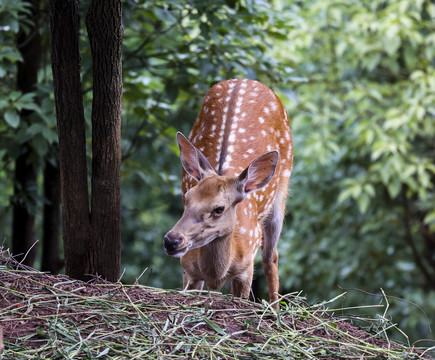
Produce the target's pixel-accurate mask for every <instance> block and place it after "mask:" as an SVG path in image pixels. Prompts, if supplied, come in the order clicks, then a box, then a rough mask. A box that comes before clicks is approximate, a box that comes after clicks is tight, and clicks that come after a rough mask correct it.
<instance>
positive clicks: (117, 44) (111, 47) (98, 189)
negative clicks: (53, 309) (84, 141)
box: [86, 0, 124, 281]
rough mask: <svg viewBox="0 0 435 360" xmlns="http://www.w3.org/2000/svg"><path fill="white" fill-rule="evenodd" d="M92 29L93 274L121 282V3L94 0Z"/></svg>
mask: <svg viewBox="0 0 435 360" xmlns="http://www.w3.org/2000/svg"><path fill="white" fill-rule="evenodd" d="M86 25H87V30H88V35H89V40H90V44H91V52H92V60H93V73H94V77H93V84H94V86H93V102H92V155H93V159H92V195H91V228H92V231H91V234H92V235H91V242H92V250H91V271H92V273H94V274H98V275H101V276H102V277H104V278H106V279H107V280H109V281H117V280H118V278H119V274H120V266H121V228H120V223H121V219H120V218H121V195H120V188H121V175H120V168H121V99H122V39H123V35H124V30H123V27H122V7H121V0H108V1H99V0H93V1H92V2H91V6H90V8H89V12H88V15H87V18H86Z"/></svg>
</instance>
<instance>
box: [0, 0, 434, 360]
mask: <svg viewBox="0 0 435 360" xmlns="http://www.w3.org/2000/svg"><path fill="white" fill-rule="evenodd" d="M46 3H47V2H46V1H42V6H45V5H47V4H46ZM84 3H85V2H84ZM123 6H124V8H123V13H124V27H125V39H124V59H123V76H124V96H123V113H122V121H123V125H122V126H123V129H122V136H123V139H122V146H123V164H122V242H123V244H122V251H123V256H122V269H121V272H122V271H123V270H124V269H125V272H124V276H123V281H125V282H126V283H133V282H134V281H135V279H136V278H137V277H138V276H139V274H140V273H142V271H143V270H144V269H145V268H148V271H147V272H145V275H144V276H143V277H142V278H141V279H140V282H141V283H143V284H147V285H150V286H154V287H161V288H166V289H173V288H178V287H180V286H181V282H182V281H181V276H182V275H181V268H180V266H179V264H178V261H177V260H175V259H170V258H168V257H166V255H165V254H164V252H163V250H162V240H161V239H162V236H163V234H164V233H165V232H166V231H167V230H168V229H169V228H170V227H171V226H172V225H173V224H174V223H175V221H176V220H177V218H178V217H179V216H180V215H181V212H182V205H181V199H180V173H181V166H180V164H179V159H178V154H177V149H176V143H175V133H176V131H177V130H181V131H183V132H184V133H188V132H189V131H190V127H191V125H192V123H193V121H194V119H195V117H196V115H197V113H198V111H199V107H200V103H201V101H202V97H203V96H204V94H205V92H206V90H207V89H208V88H209V87H210V86H211V85H212V84H213V83H215V82H217V81H219V80H223V79H226V78H231V77H250V78H257V79H259V80H260V81H262V82H264V83H265V84H267V85H268V86H270V87H272V88H273V89H274V90H276V91H277V93H278V94H279V95H280V97H281V98H282V99H283V101H284V102H285V105H286V107H287V109H288V111H289V115H290V119H291V128H292V133H293V139H294V151H295V167H294V170H293V174H292V178H291V194H292V196H291V197H290V198H289V200H288V207H287V213H288V214H287V218H286V222H285V225H284V226H285V228H284V230H283V234H282V236H281V240H280V243H279V250H280V279H281V289H282V293H292V292H294V291H296V292H299V291H303V295H304V296H306V297H307V299H308V300H307V301H308V302H309V303H318V302H322V301H324V300H327V299H331V298H334V297H335V296H337V295H339V294H342V293H343V292H346V295H343V296H341V297H340V298H339V299H340V301H341V302H342V307H351V308H353V307H357V309H355V313H361V314H366V313H368V312H370V313H371V314H372V316H373V317H376V316H382V315H383V313H384V310H383V309H378V308H377V307H370V309H367V308H365V307H361V306H362V304H366V305H369V304H378V303H379V302H381V301H385V300H386V299H388V304H389V311H388V316H392V319H393V322H394V323H396V322H398V323H399V327H400V328H402V329H404V330H405V332H406V333H407V334H408V335H409V337H410V343H411V344H412V343H413V342H414V341H417V340H419V339H422V338H427V339H433V338H434V335H433V333H431V332H430V331H429V330H430V328H429V326H430V325H431V326H432V327H434V326H435V197H434V186H433V184H434V179H435V165H434V157H435V141H434V139H435V119H434V118H435V108H434V104H435V69H434V67H435V54H434V52H435V46H434V45H435V44H434V42H435V21H434V18H435V5H434V3H433V2H432V1H429V0H419V1H415V0H396V1H380V0H375V1H368V0H364V1H357V0H348V1H339V0H315V1H310V2H297V1H292V0H280V1H275V2H274V6H271V5H268V3H267V2H264V1H260V0H257V1H254V0H245V1H236V0H235V1H231V0H227V1H224V0H215V1H191V2H185V1H179V0H172V1H152V2H149V1H133V0H129V1H124V4H123ZM84 7H85V6H84ZM82 11H83V14H82V15H83V16H82V19H83V18H84V13H85V11H86V9H84V8H83V9H82ZM29 12H30V10H29V4H28V3H27V2H24V1H18V0H17V1H7V0H4V1H2V2H1V3H0V24H1V28H0V43H1V45H0V77H1V78H2V81H1V82H0V117H1V119H2V120H1V121H0V144H1V146H0V229H1V232H0V236H1V237H2V240H3V239H6V240H5V245H6V246H10V245H11V242H12V233H11V223H12V208H11V206H12V205H13V204H17V203H19V204H23V205H24V206H25V207H26V208H27V209H29V211H30V212H31V213H32V214H34V215H35V216H36V226H35V232H36V235H35V239H37V240H40V239H42V237H43V234H42V226H41V222H42V215H41V214H42V206H43V204H44V201H45V199H44V196H43V193H42V191H41V187H42V183H43V175H42V170H43V168H44V164H46V162H47V161H48V162H55V159H56V142H57V137H56V120H55V117H54V101H53V90H52V82H51V70H50V60H49V59H50V57H49V50H48V41H49V39H48V33H49V31H48V28H47V26H48V25H47V24H48V21H47V19H46V18H44V16H46V15H44V14H45V13H44V12H42V15H41V16H42V17H41V19H40V20H39V23H38V24H39V31H40V33H41V35H42V49H41V51H42V58H41V59H42V60H41V67H40V70H39V75H38V86H37V87H36V89H34V91H32V92H30V93H26V94H23V93H22V92H20V91H18V90H17V86H16V82H17V79H16V76H17V64H18V63H19V62H20V61H21V59H22V57H21V55H20V52H19V50H18V48H17V46H16V43H15V39H16V35H17V34H18V33H19V32H20V31H26V29H28V28H29V23H28V20H27V19H26V16H25V14H26V13H29ZM20 29H21V30H20ZM81 40H82V43H81V49H80V50H81V54H82V84H83V89H84V100H85V115H86V119H87V121H88V122H89V119H90V113H91V99H90V92H89V91H88V90H89V89H90V88H91V87H92V77H91V72H90V71H91V66H92V64H91V58H90V56H89V54H90V50H89V44H88V41H87V37H86V34H85V33H82V34H81ZM22 110H26V111H29V112H30V115H28V118H27V119H26V120H25V121H23V119H22V118H21V117H20V116H19V112H20V111H22ZM88 125H89V124H88ZM87 138H88V144H90V141H91V140H90V139H91V135H90V134H87ZM23 144H27V145H26V146H28V147H29V149H30V151H31V154H32V156H31V162H32V164H33V165H34V167H35V169H36V172H37V174H38V175H37V178H36V181H31V182H29V183H27V184H26V186H25V187H23V188H21V189H19V190H20V191H19V192H18V195H17V193H16V194H15V195H14V185H15V184H16V182H15V180H14V179H15V174H14V170H15V166H14V162H15V160H16V159H17V158H18V157H19V155H20V154H21V153H22V149H23ZM257 265H258V266H257V268H258V271H257V273H256V275H257V277H258V278H257V282H258V283H257V284H258V286H257V288H259V289H260V290H261V291H264V290H265V289H266V285H265V281H264V279H263V274H262V270H261V266H260V264H257ZM338 286H340V287H341V288H339V287H338ZM342 288H345V289H346V290H343V289H342ZM381 289H383V291H384V292H385V294H386V296H384V295H383V293H382V291H381ZM165 294H166V293H165ZM257 295H258V296H259V297H263V298H265V297H266V296H265V295H263V294H261V292H259V293H258V294H257ZM400 299H403V300H400ZM290 310H291V309H290ZM311 315H312V314H311ZM311 315H310V316H311ZM177 321H179V320H177ZM204 321H205V320H204ZM68 324H69V325H71V326H72V324H71V323H68ZM53 326H54V325H53ZM162 326H164V324H163V325H162ZM316 326H319V325H316ZM328 326H329V325H328ZM386 327H388V326H386ZM328 331H330V329H329V327H328ZM217 333H218V332H217ZM77 334H79V332H77ZM395 334H396V335H397V334H398V333H397V332H396V333H395ZM220 339H221V338H219V339H217V338H215V339H214V340H213V341H216V342H218V341H220ZM272 339H274V338H272ZM402 340H403V339H402ZM74 341H75V340H74ZM159 341H160V340H159ZM207 341H208V340H207ZM210 341H211V340H210ZM216 342H212V343H214V344H215V343H216ZM271 342H272V341H271ZM180 343H181V342H180ZM426 344H427V345H429V346H433V342H427V343H426ZM191 346H192V347H191V351H193V349H194V344H191ZM180 349H186V344H182V345H180V348H179V349H178V350H180ZM245 349H246V351H250V349H249V347H246V348H245ZM254 349H256V350H257V351H258V349H259V348H257V347H255V346H254V348H253V349H252V350H253V351H254ZM100 351H104V349H101V350H100ZM385 356H388V355H385Z"/></svg>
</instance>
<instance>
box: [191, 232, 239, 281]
mask: <svg viewBox="0 0 435 360" xmlns="http://www.w3.org/2000/svg"><path fill="white" fill-rule="evenodd" d="M232 238H233V233H231V234H229V235H227V236H224V237H220V238H216V239H215V240H213V241H212V242H210V243H209V244H207V245H205V246H203V247H202V248H200V252H201V254H200V255H201V256H200V257H199V260H200V263H199V268H200V270H201V272H202V274H203V275H204V277H205V278H206V279H219V280H220V279H223V278H224V277H225V275H226V274H227V273H228V270H229V268H230V265H231V259H232ZM206 282H207V281H206ZM218 287H219V286H215V288H218Z"/></svg>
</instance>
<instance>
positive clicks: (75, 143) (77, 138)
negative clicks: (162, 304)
mask: <svg viewBox="0 0 435 360" xmlns="http://www.w3.org/2000/svg"><path fill="white" fill-rule="evenodd" d="M50 19H51V64H52V71H53V83H54V95H55V104H56V117H57V127H58V134H59V164H60V179H61V194H62V224H63V241H64V254H65V270H66V273H67V275H69V276H71V277H73V278H76V279H83V280H87V279H89V275H90V274H92V269H91V268H90V265H89V264H90V257H89V255H90V247H89V246H90V220H89V199H88V183H87V165H86V136H85V118H84V110H83V101H82V99H83V96H82V86H81V81H80V54H79V15H78V1H77V0H51V1H50Z"/></svg>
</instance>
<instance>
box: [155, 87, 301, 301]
mask: <svg viewBox="0 0 435 360" xmlns="http://www.w3.org/2000/svg"><path fill="white" fill-rule="evenodd" d="M177 141H178V145H179V147H180V158H181V163H182V165H183V168H184V171H183V177H182V192H183V203H184V213H183V216H182V217H181V219H180V220H179V221H178V222H177V224H176V225H175V226H174V227H173V229H172V230H170V231H169V232H168V233H167V234H166V235H165V237H164V246H165V251H166V253H167V254H168V255H169V256H173V257H180V258H181V265H182V266H183V268H184V275H183V285H184V287H185V288H187V289H202V288H203V285H204V283H205V285H206V286H207V287H209V288H211V289H219V288H221V287H222V286H223V285H224V284H225V283H226V282H227V281H228V280H231V291H232V293H233V295H234V296H237V297H242V298H248V297H249V292H250V287H251V283H252V277H253V272H254V260H255V257H256V254H257V251H258V248H259V247H260V246H261V249H262V260H263V269H264V272H265V274H266V279H267V285H268V288H269V299H270V302H275V301H276V300H277V299H278V288H279V279H278V250H277V243H278V238H279V235H280V233H281V228H282V223H283V219H284V211H285V201H286V197H287V188H288V182H289V178H290V174H291V170H292V164H293V147H292V140H291V134H290V128H289V119H288V116H287V112H286V110H285V109H284V107H283V105H282V103H281V101H280V100H279V98H278V97H277V96H276V95H275V94H274V93H273V92H272V91H271V90H270V89H269V88H268V87H267V86H265V85H263V84H261V83H259V82H257V81H253V80H246V79H244V80H241V79H235V80H228V81H223V82H220V83H218V84H216V85H215V86H213V87H212V88H211V89H210V90H209V91H208V93H207V95H206V96H205V98H204V102H203V105H202V108H201V111H200V113H199V115H198V118H197V119H196V122H195V124H194V126H193V130H192V133H191V135H190V141H189V140H188V139H186V138H185V137H184V136H183V135H182V134H181V133H178V134H177ZM274 307H275V308H276V307H278V304H274Z"/></svg>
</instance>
